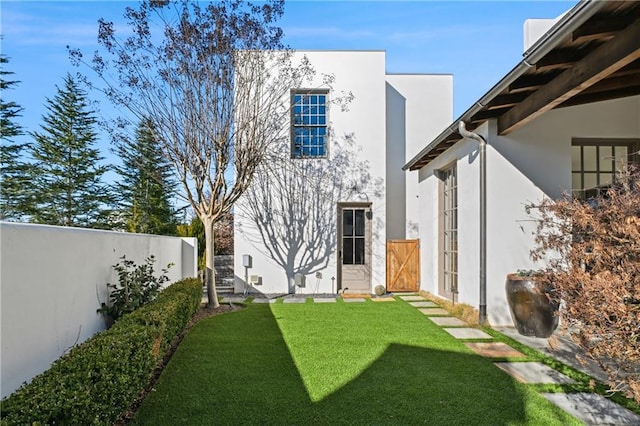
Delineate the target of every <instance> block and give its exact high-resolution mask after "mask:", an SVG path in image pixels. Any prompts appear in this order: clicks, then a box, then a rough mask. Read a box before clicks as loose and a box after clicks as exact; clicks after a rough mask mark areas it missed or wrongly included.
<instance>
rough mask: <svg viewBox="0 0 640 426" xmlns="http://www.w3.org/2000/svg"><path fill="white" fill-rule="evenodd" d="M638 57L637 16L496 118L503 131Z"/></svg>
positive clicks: (594, 82) (516, 126)
mask: <svg viewBox="0 0 640 426" xmlns="http://www.w3.org/2000/svg"><path fill="white" fill-rule="evenodd" d="M638 58H640V20H637V21H635V22H634V23H633V24H631V25H630V26H628V27H627V28H626V29H625V30H623V31H621V32H620V33H618V35H617V36H616V37H615V38H613V39H611V40H610V41H609V42H607V43H604V44H603V45H602V46H600V47H598V48H597V49H596V50H594V51H593V52H591V53H590V54H588V55H587V56H586V57H584V58H583V59H582V60H581V61H580V62H578V63H576V64H575V66H573V67H572V68H570V69H568V70H565V71H564V72H563V73H562V74H560V75H559V76H558V77H556V78H555V79H553V80H552V81H551V82H549V83H548V84H547V85H545V86H544V87H542V88H540V89H538V90H537V91H536V92H534V93H532V94H531V95H530V96H529V97H528V98H527V99H525V100H524V101H523V102H522V103H520V104H518V105H516V106H515V107H513V108H511V109H510V110H509V111H507V112H506V113H505V114H504V115H502V116H501V117H500V118H498V134H500V135H505V134H508V133H509V132H512V131H513V130H515V129H517V128H519V127H521V126H523V125H524V124H526V123H528V122H530V121H531V120H533V119H534V118H536V117H538V116H540V115H542V114H544V113H545V112H547V111H549V110H551V109H553V108H555V107H556V106H558V105H560V104H562V103H563V102H565V101H566V100H568V99H570V98H571V97H572V96H574V95H576V94H578V93H580V92H581V91H583V90H584V89H586V88H587V87H590V86H592V85H594V84H596V83H597V82H598V81H600V80H602V79H603V78H605V77H607V76H608V75H609V74H611V73H614V72H616V71H617V70H619V69H620V68H622V67H624V66H626V65H627V64H630V63H631V62H633V61H635V60H636V59H638Z"/></svg>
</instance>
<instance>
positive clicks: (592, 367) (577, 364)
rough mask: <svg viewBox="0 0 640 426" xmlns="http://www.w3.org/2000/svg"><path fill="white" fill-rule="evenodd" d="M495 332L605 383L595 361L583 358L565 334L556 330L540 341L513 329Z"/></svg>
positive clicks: (502, 328)
mask: <svg viewBox="0 0 640 426" xmlns="http://www.w3.org/2000/svg"><path fill="white" fill-rule="evenodd" d="M496 330H497V331H499V332H500V333H502V334H504V335H506V336H508V337H511V338H512V339H514V340H517V341H518V342H520V343H522V344H524V345H527V346H529V347H530V348H533V349H536V350H538V351H540V352H542V353H543V354H545V355H548V356H550V357H552V358H555V359H557V360H560V361H562V362H564V363H565V364H567V365H570V366H572V367H573V368H575V369H576V370H578V371H582V372H583V373H585V374H588V375H589V376H591V377H595V378H596V379H597V380H599V381H601V382H603V383H606V382H607V379H608V375H607V373H606V372H604V371H603V370H602V368H601V367H600V366H599V365H598V363H597V362H596V361H594V360H592V359H589V357H587V356H584V351H583V350H582V349H580V348H579V347H578V345H576V344H575V343H573V342H572V341H571V337H570V336H569V335H568V334H566V332H561V330H556V332H555V333H554V334H553V336H551V339H540V338H538V337H529V336H523V335H521V334H519V333H518V331H517V330H516V329H515V328H513V327H496ZM552 340H553V341H554V344H553V347H552V345H550V344H549V342H550V341H552ZM576 355H580V358H581V359H582V361H583V362H581V361H578V358H576Z"/></svg>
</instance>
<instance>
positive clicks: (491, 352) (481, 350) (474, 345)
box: [465, 342, 524, 358]
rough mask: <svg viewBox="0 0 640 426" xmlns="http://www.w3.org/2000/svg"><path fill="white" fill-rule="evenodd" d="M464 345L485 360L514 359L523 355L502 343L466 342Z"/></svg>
mask: <svg viewBox="0 0 640 426" xmlns="http://www.w3.org/2000/svg"><path fill="white" fill-rule="evenodd" d="M465 345H466V346H467V347H468V348H469V349H471V350H472V351H474V352H475V353H477V354H479V355H482V356H484V357H487V358H515V357H523V356H524V354H522V353H521V352H518V351H516V350H515V349H513V348H512V347H511V346H509V345H507V344H506V343H502V342H467V343H465Z"/></svg>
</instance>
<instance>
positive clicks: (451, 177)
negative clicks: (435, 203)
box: [440, 165, 458, 296]
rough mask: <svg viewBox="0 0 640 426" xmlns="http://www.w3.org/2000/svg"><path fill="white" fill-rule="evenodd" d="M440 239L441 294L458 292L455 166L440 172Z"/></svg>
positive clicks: (456, 181)
mask: <svg viewBox="0 0 640 426" xmlns="http://www.w3.org/2000/svg"><path fill="white" fill-rule="evenodd" d="M441 179H442V187H441V188H442V193H441V200H442V203H441V211H440V212H441V218H442V223H441V230H442V234H441V238H442V239H441V241H442V262H443V263H442V282H441V290H442V291H443V295H445V296H448V295H450V294H457V293H458V174H457V171H456V166H455V165H454V166H453V167H451V168H449V169H446V170H443V171H442V172H441Z"/></svg>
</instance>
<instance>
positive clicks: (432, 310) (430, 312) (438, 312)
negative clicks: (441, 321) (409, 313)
mask: <svg viewBox="0 0 640 426" xmlns="http://www.w3.org/2000/svg"><path fill="white" fill-rule="evenodd" d="M418 310H419V311H420V312H422V313H423V314H425V315H427V316H431V315H449V311H447V310H445V309H442V308H421V309H418Z"/></svg>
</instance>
